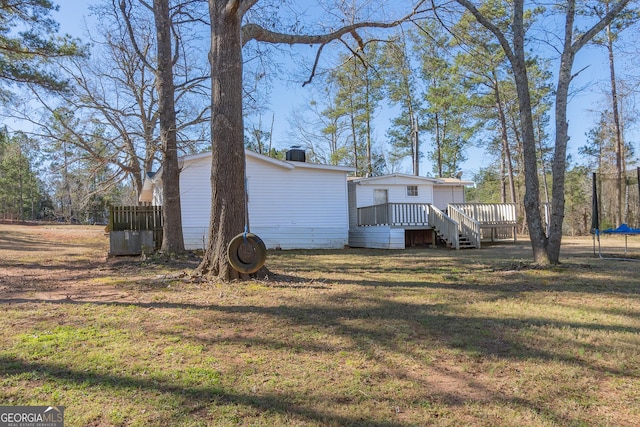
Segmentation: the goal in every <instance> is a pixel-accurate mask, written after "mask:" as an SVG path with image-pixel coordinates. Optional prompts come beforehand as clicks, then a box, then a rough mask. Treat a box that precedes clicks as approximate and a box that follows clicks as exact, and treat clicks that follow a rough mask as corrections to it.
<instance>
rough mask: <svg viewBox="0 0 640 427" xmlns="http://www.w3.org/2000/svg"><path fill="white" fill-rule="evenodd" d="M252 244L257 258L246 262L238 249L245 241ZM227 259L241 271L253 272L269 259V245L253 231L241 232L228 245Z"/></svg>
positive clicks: (245, 272)
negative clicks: (241, 257)
mask: <svg viewBox="0 0 640 427" xmlns="http://www.w3.org/2000/svg"><path fill="white" fill-rule="evenodd" d="M245 242H246V243H247V244H249V245H251V248H252V249H253V250H254V251H255V259H254V260H253V261H252V262H244V261H243V260H242V259H240V254H239V253H238V250H239V249H240V246H242V244H243V243H245ZM227 259H228V260H229V264H231V267H233V269H234V270H236V271H237V272H239V273H244V274H251V273H255V272H256V271H258V270H260V268H261V267H262V266H263V265H264V262H265V261H266V259H267V247H266V246H265V244H264V242H263V241H262V239H261V238H260V237H258V236H256V235H255V234H253V233H246V234H245V233H240V234H238V235H237V236H236V237H234V238H233V239H231V241H230V242H229V246H228V247H227Z"/></svg>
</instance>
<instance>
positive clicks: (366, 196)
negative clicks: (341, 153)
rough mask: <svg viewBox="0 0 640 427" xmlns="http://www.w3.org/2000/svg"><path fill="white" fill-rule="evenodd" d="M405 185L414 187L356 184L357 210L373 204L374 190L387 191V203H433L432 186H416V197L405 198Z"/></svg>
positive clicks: (412, 183) (409, 183) (410, 183)
mask: <svg viewBox="0 0 640 427" xmlns="http://www.w3.org/2000/svg"><path fill="white" fill-rule="evenodd" d="M407 185H416V184H415V183H414V182H408V183H406V184H394V185H390V184H383V183H380V182H378V183H376V184H357V185H356V187H357V190H356V203H357V206H358V207H359V208H362V207H364V206H372V205H373V204H374V197H373V194H374V190H383V189H386V190H387V191H388V200H389V203H433V185H432V184H417V186H418V196H417V197H415V196H407Z"/></svg>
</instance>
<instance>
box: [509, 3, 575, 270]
mask: <svg viewBox="0 0 640 427" xmlns="http://www.w3.org/2000/svg"><path fill="white" fill-rule="evenodd" d="M514 3H515V5H514V18H513V33H514V34H513V56H512V57H511V58H510V61H511V66H512V68H513V74H514V78H515V82H516V89H517V92H518V105H519V110H520V122H521V123H520V126H521V129H522V150H523V157H524V176H525V181H524V182H525V193H524V208H525V210H526V213H527V226H528V228H529V236H530V238H531V247H532V250H533V260H534V262H535V263H536V264H542V265H544V264H549V263H550V262H552V261H551V259H550V258H549V255H548V253H547V244H548V240H547V236H546V235H545V230H544V227H543V225H542V215H541V213H540V183H539V180H538V167H537V165H538V159H537V156H536V144H535V132H534V127H533V116H532V113H531V98H530V94H529V77H528V75H527V65H526V57H525V49H524V36H525V29H524V19H523V12H524V7H523V0H517V1H515V2H514ZM562 207H563V208H564V203H563V205H562Z"/></svg>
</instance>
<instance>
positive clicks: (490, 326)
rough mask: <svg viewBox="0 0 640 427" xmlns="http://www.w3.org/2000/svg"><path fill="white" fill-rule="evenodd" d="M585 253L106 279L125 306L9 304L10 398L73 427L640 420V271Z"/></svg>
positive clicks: (412, 257) (445, 253) (423, 257)
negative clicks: (196, 277) (267, 274)
mask: <svg viewBox="0 0 640 427" xmlns="http://www.w3.org/2000/svg"><path fill="white" fill-rule="evenodd" d="M588 244H589V241H588V240H585V244H584V246H583V247H582V249H580V247H578V249H575V250H574V251H573V252H571V253H567V255H566V256H565V258H564V259H565V262H566V265H563V266H560V267H555V268H550V269H536V268H530V266H529V265H528V261H527V255H528V247H527V246H526V245H524V244H522V243H518V244H516V245H514V244H511V243H510V244H505V245H496V246H493V247H489V248H485V249H482V250H479V251H461V252H455V251H449V250H434V249H420V250H418V249H411V250H406V251H376V250H344V251H291V252H289V251H282V252H273V253H270V254H269V258H268V261H267V262H268V267H269V268H270V269H271V270H272V271H273V272H275V273H277V274H278V275H279V279H278V280H276V281H254V282H246V283H231V284H222V283H217V284H197V283H189V282H186V281H182V282H181V281H171V282H170V283H171V284H170V286H169V287H167V286H155V287H154V286H151V285H149V286H141V285H140V280H139V279H133V278H131V276H132V272H133V271H134V266H135V265H136V264H135V263H134V264H133V266H132V265H129V266H128V267H127V269H126V270H123V272H122V274H121V275H118V269H105V272H104V277H102V278H100V277H98V278H95V277H94V278H92V279H91V281H88V282H87V283H88V286H93V287H97V288H100V287H109V289H113V288H115V289H119V290H121V291H122V292H125V293H126V294H127V295H128V297H127V298H126V299H124V300H118V299H117V298H113V299H112V300H104V299H102V300H97V299H96V300H88V301H87V300H83V301H72V300H69V301H63V300H55V301H51V302H46V301H42V300H40V299H39V300H33V301H29V300H28V299H27V300H18V299H16V301H14V302H11V301H7V300H6V299H5V300H3V301H4V302H3V303H2V309H3V311H4V312H5V314H4V315H3V316H1V318H0V330H1V332H0V402H1V403H2V404H3V405H19V404H20V405H22V404H39V405H53V404H55V405H63V406H65V418H66V419H65V421H66V425H69V426H85V425H114V426H168V425H171V426H174V425H175V426H230V425H242V426H261V425H262V426H274V425H288V426H289V425H293V426H320V425H322V426H324V425H329V426H343V425H362V426H422V425H436V426H460V425H481V426H485V425H486V426H514V425H518V426H556V425H567V426H582V425H584V426H610V425H616V426H618V425H621V426H625V425H628V426H632V425H638V424H640V351H639V350H638V349H640V277H638V275H637V273H635V272H636V271H637V268H638V267H637V264H634V263H625V262H619V261H611V262H609V261H606V262H605V261H602V260H599V259H595V258H592V257H590V256H588V255H589V246H588ZM1 262H4V261H1ZM139 265H140V271H138V272H137V274H141V275H143V276H144V275H146V276H145V280H146V281H147V282H149V281H151V277H153V275H154V274H155V272H154V271H150V272H149V271H147V270H145V269H151V270H153V266H144V265H143V264H142V263H140V264H139ZM161 268H162V271H163V274H164V272H165V271H166V269H167V267H165V266H163V267H161ZM176 272H179V270H176ZM127 278H130V280H131V282H130V283H127V281H126V280H127ZM145 283H146V282H145ZM162 283H165V282H162ZM105 289H106V288H105Z"/></svg>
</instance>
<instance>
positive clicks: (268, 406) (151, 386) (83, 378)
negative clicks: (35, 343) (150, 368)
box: [0, 356, 404, 427]
mask: <svg viewBox="0 0 640 427" xmlns="http://www.w3.org/2000/svg"><path fill="white" fill-rule="evenodd" d="M0 366H2V367H3V369H2V375H3V376H10V375H20V374H25V373H32V372H34V371H36V372H41V373H43V374H45V375H46V376H47V377H48V378H52V379H54V380H56V381H60V382H63V383H64V382H72V383H75V384H76V386H79V385H82V386H83V387H87V386H89V387H91V386H99V387H103V388H111V389H114V390H122V389H128V390H130V391H131V392H133V393H135V392H136V391H138V390H145V391H152V392H160V393H165V394H172V395H175V396H178V397H180V398H184V399H186V400H187V401H188V405H189V406H190V407H191V411H192V412H197V411H198V409H200V408H206V407H208V406H210V405H214V404H215V405H243V406H249V407H253V408H255V409H257V410H259V411H261V412H270V413H274V412H275V413H280V414H284V415H288V416H292V417H294V418H297V419H300V420H303V421H315V422H319V423H322V424H327V425H341V426H358V425H362V426H372V427H395V426H397V427H399V426H403V425H404V424H403V423H400V422H393V421H384V422H377V421H373V420H363V419H358V418H349V417H343V416H338V415H335V414H331V413H326V412H319V411H316V410H314V409H311V408H308V407H304V406H303V405H300V404H299V403H297V401H298V400H299V397H297V396H290V395H286V394H262V395H260V394H241V393H233V392H229V391H226V390H224V389H223V388H222V387H216V386H209V387H207V386H204V387H186V386H182V385H178V384H172V383H170V382H159V381H158V380H156V379H144V378H134V377H131V376H124V375H112V374H106V373H97V372H87V371H86V370H82V371H78V370H74V369H71V368H69V367H67V366H59V365H55V364H48V363H42V362H26V361H23V360H20V359H16V358H11V357H6V356H4V357H3V356H0ZM165 421H167V422H168V423H169V424H167V425H171V424H172V420H171V419H168V420H165ZM178 421H179V420H173V422H176V423H177V422H178Z"/></svg>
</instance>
